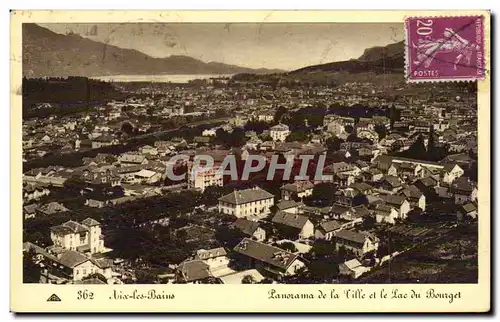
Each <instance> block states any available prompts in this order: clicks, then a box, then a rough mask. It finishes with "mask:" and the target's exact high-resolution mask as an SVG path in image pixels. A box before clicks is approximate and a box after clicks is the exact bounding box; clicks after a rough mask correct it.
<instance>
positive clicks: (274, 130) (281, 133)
mask: <svg viewBox="0 0 500 322" xmlns="http://www.w3.org/2000/svg"><path fill="white" fill-rule="evenodd" d="M269 135H270V136H271V138H272V139H273V141H275V142H276V141H278V142H284V141H285V140H286V138H287V136H288V135H290V128H289V127H288V125H286V124H281V123H280V124H278V125H275V126H272V127H271V128H270V129H269Z"/></svg>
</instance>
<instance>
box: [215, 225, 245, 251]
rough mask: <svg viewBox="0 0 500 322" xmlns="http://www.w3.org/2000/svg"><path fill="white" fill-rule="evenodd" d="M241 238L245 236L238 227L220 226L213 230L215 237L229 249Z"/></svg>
mask: <svg viewBox="0 0 500 322" xmlns="http://www.w3.org/2000/svg"><path fill="white" fill-rule="evenodd" d="M243 238H245V234H244V233H243V232H242V231H241V230H239V229H238V228H234V227H230V226H220V227H218V228H217V229H216V231H215V239H217V240H218V241H219V242H220V243H222V244H223V245H224V246H225V247H227V248H230V249H233V248H234V247H235V246H236V245H238V243H239V242H240V241H241V240H242V239H243Z"/></svg>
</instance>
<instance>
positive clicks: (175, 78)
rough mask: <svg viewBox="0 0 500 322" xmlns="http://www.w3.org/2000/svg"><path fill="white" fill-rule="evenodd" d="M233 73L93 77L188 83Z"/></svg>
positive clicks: (122, 80) (104, 79) (129, 80)
mask: <svg viewBox="0 0 500 322" xmlns="http://www.w3.org/2000/svg"><path fill="white" fill-rule="evenodd" d="M231 76H233V75H217V74H211V75H201V74H199V75H113V76H98V77H92V78H93V79H98V80H102V81H106V82H155V83H169V82H170V83H187V82H189V81H191V80H194V79H208V78H214V77H231Z"/></svg>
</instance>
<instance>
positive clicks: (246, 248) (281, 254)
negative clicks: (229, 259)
mask: <svg viewBox="0 0 500 322" xmlns="http://www.w3.org/2000/svg"><path fill="white" fill-rule="evenodd" d="M234 251H235V252H236V253H239V254H241V255H244V256H246V257H249V258H251V259H252V263H251V264H252V265H251V266H254V267H255V268H257V269H258V268H262V269H265V270H267V271H268V272H270V273H273V274H275V275H278V276H292V275H295V274H297V273H298V272H300V271H302V270H304V269H305V268H306V265H305V263H304V261H303V260H301V259H300V258H299V256H298V255H296V254H293V253H290V252H288V251H286V250H283V249H281V248H278V247H275V246H271V245H268V244H264V243H261V242H258V241H254V240H251V239H248V238H244V239H243V240H242V241H241V242H240V243H239V244H238V245H236V247H234Z"/></svg>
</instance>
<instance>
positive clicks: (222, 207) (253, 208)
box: [219, 187, 274, 218]
mask: <svg viewBox="0 0 500 322" xmlns="http://www.w3.org/2000/svg"><path fill="white" fill-rule="evenodd" d="M273 205H274V195H273V194H271V193H269V192H267V191H265V190H263V189H261V188H259V187H255V188H250V189H245V190H238V191H236V190H235V191H233V192H232V193H229V194H227V195H225V196H222V197H220V198H219V212H220V213H224V214H228V215H234V216H236V217H238V218H242V217H249V216H253V217H255V216H256V217H262V216H264V215H267V214H269V212H270V210H269V208H270V207H271V206H273Z"/></svg>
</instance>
